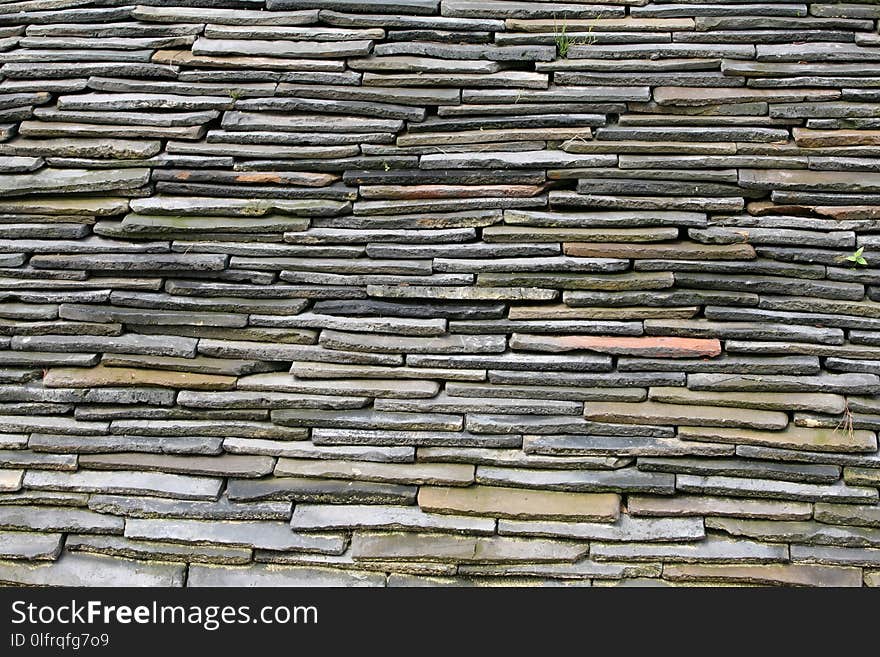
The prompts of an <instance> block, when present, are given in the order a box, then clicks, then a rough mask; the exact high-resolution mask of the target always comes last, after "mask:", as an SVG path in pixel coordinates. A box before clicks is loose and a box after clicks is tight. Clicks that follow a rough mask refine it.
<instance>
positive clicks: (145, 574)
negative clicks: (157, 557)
mask: <svg viewBox="0 0 880 657" xmlns="http://www.w3.org/2000/svg"><path fill="white" fill-rule="evenodd" d="M185 570H186V566H184V565H183V564H170V563H163V562H161V561H160V562H143V561H134V560H130V559H117V558H113V557H104V556H93V555H89V554H76V553H66V554H64V555H62V557H61V558H60V559H59V560H58V561H55V562H53V563H50V564H40V565H34V564H26V563H16V562H14V561H4V562H0V581H2V582H7V583H9V584H17V585H27V586H183V581H184V571H185Z"/></svg>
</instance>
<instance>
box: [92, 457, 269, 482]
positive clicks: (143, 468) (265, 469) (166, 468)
mask: <svg viewBox="0 0 880 657" xmlns="http://www.w3.org/2000/svg"><path fill="white" fill-rule="evenodd" d="M79 465H80V467H82V468H87V469H94V470H137V471H138V472H174V473H181V474H195V475H209V476H225V477H243V478H251V477H254V478H256V477H262V476H263V475H267V474H269V473H271V472H272V470H273V468H274V466H275V460H274V459H273V458H271V457H268V456H243V455H233V454H224V455H222V456H194V455H186V456H165V455H153V454H142V453H117V454H94V455H81V456H80V457H79Z"/></svg>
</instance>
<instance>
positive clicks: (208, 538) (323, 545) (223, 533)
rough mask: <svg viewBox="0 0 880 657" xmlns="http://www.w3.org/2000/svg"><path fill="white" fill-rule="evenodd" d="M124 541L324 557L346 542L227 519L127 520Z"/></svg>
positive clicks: (284, 527)
mask: <svg viewBox="0 0 880 657" xmlns="http://www.w3.org/2000/svg"><path fill="white" fill-rule="evenodd" d="M125 536H126V538H134V539H139V540H159V539H162V540H169V541H171V542H181V543H209V544H211V543H216V544H220V545H238V546H244V547H254V548H262V549H267V550H297V551H303V552H319V553H324V554H341V553H342V552H343V551H344V550H345V546H346V541H345V539H344V538H343V537H341V536H332V535H323V536H322V535H320V534H310V535H304V534H297V533H294V532H291V531H290V528H289V527H288V526H287V525H286V524H285V523H281V522H264V521H247V520H228V521H225V522H211V521H205V520H152V519H137V518H135V519H129V520H126V522H125Z"/></svg>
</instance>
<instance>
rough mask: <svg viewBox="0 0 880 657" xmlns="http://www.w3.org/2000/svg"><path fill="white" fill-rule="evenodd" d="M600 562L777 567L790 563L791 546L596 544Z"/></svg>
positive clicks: (716, 540) (722, 541)
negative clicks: (732, 564) (768, 565)
mask: <svg viewBox="0 0 880 657" xmlns="http://www.w3.org/2000/svg"><path fill="white" fill-rule="evenodd" d="M590 548H591V549H590V556H591V558H592V559H596V560H597V561H662V562H667V561H673V562H683V563H699V562H713V563H774V562H784V561H788V556H789V553H788V546H787V545H776V544H764V543H760V542H757V541H749V540H739V539H728V538H720V537H715V536H712V537H709V538H707V539H706V540H704V541H700V542H695V543H678V544H676V543H671V544H663V543H598V542H595V543H592V544H591V545H590Z"/></svg>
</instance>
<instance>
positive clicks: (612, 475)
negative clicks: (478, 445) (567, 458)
mask: <svg viewBox="0 0 880 657" xmlns="http://www.w3.org/2000/svg"><path fill="white" fill-rule="evenodd" d="M477 483H478V484H487V485H490V486H510V487H521V488H544V489H547V490H551V491H556V490H560V491H575V492H581V491H583V492H606V491H621V492H634V493H635V492H639V493H665V494H670V493H672V491H673V488H674V484H675V482H674V477H673V476H672V475H666V474H661V473H651V472H640V471H638V470H636V469H634V468H621V469H620V470H612V471H600V470H595V471H580V472H571V471H560V470H515V469H512V468H511V469H508V468H495V467H488V466H479V467H477Z"/></svg>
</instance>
